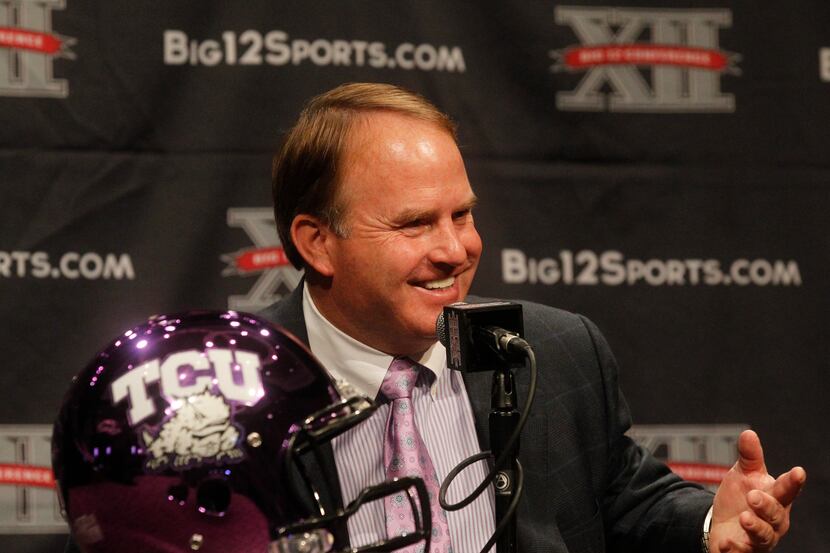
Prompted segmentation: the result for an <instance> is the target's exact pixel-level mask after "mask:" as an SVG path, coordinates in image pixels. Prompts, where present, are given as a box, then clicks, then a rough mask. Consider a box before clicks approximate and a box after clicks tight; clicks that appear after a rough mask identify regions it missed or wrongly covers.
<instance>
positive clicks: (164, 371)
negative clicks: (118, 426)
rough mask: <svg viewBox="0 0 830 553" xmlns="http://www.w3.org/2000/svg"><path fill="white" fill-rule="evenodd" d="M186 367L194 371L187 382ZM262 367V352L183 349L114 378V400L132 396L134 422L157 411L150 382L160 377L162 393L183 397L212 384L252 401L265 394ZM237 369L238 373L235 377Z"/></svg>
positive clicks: (231, 396)
mask: <svg viewBox="0 0 830 553" xmlns="http://www.w3.org/2000/svg"><path fill="white" fill-rule="evenodd" d="M186 367H190V368H191V370H192V371H193V377H192V379H191V380H192V381H191V382H190V383H187V384H185V383H184V382H183V380H184V376H183V375H184V373H183V369H185V368H186ZM211 367H212V370H211ZM260 370H261V364H260V360H259V356H257V355H256V354H255V353H252V352H247V351H233V350H229V349H223V348H213V349H209V350H207V355H205V353H203V352H201V351H198V350H186V351H180V352H177V353H174V354H172V355H170V356H168V357H167V358H166V359H165V360H164V361H163V362H160V360H159V359H153V360H152V361H148V362H146V363H144V364H142V365H139V366H137V367H135V368H133V369H132V370H130V371H129V372H127V373H126V374H124V375H122V376H121V377H119V378H118V379H117V380H115V381H113V383H112V385H111V387H110V390H111V394H112V402H113V403H118V402H119V401H123V400H124V399H129V402H130V410H129V412H128V417H129V420H130V424H133V425H135V424H138V423H140V422H141V421H143V420H144V419H146V418H147V417H149V416H151V415H154V414H155V413H156V406H155V403H154V402H153V400H151V399H150V397H149V396H148V395H147V386H148V385H149V384H152V383H153V382H157V381H158V382H159V384H160V386H161V393H162V394H163V395H165V396H168V397H171V398H175V399H184V398H186V397H189V396H191V395H195V394H198V393H201V392H203V391H204V390H207V389H210V388H212V387H213V388H215V389H216V390H217V391H218V392H219V393H221V394H222V395H223V396H225V398H227V399H228V400H231V401H238V402H243V403H245V404H247V405H253V404H255V403H256V402H258V401H259V400H260V399H261V398H262V396H263V390H262V377H261V376H260ZM234 373H238V376H237V377H236V378H235V377H234Z"/></svg>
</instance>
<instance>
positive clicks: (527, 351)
mask: <svg viewBox="0 0 830 553" xmlns="http://www.w3.org/2000/svg"><path fill="white" fill-rule="evenodd" d="M513 341H514V342H518V345H519V347H521V349H522V351H523V353H524V355H525V357H526V358H527V361H528V362H529V364H530V386H529V387H528V391H527V402H526V403H525V406H524V408H523V409H522V413H521V415H520V416H519V422H518V423H516V428H515V429H514V430H513V433H512V434H511V435H510V439H509V440H507V445H506V446H505V447H504V451H502V453H501V455H499V457H498V459H496V461H495V463H494V465H493V468H492V470H491V471H490V472H489V473H488V474H487V475H486V476H485V477H484V480H482V481H481V484H479V485H478V487H477V488H476V489H475V490H473V491H472V492H471V493H470V494H469V495H468V496H467V497H465V498H464V499H462V500H461V501H458V502H457V503H452V504H451V503H447V491H448V490H449V487H450V485H451V484H452V482H453V480H455V478H456V477H457V476H458V475H459V474H460V473H461V472H462V471H463V470H464V469H465V468H467V467H468V466H470V465H471V464H473V463H475V462H477V461H481V460H483V459H486V458H488V457H492V455H493V452H492V451H482V452H481V453H477V454H475V455H471V456H470V457H467V458H466V459H464V460H463V461H461V462H460V463H458V464H457V465H456V466H455V468H453V469H452V470H451V471H450V472H449V474H447V477H446V478H444V481H443V482H442V483H441V489H440V491H439V493H438V503H439V505H441V508H442V509H444V510H445V511H457V510H459V509H463V508H464V507H466V506H467V505H469V504H470V503H472V502H473V501H475V499H476V498H477V497H478V496H480V495H481V494H482V493H483V492H484V490H486V489H487V486H489V485H490V483H491V482H492V481H493V480H495V478H496V476H497V475H498V473H499V467H500V466H501V465H502V464H503V463H504V462H505V461H506V460H507V457H508V455H510V454H511V452H512V451H513V447H514V446H515V445H516V442H517V441H518V440H519V437H520V436H521V433H522V429H523V428H524V426H525V424H526V423H527V419H528V416H529V415H530V408H531V406H532V405H533V398H534V397H535V396H536V355H535V354H534V353H533V348H531V347H530V344H528V343H527V342H525V341H524V340H522V339H521V338H515V339H514V340H513ZM523 489H524V471H523V469H522V465H521V463H519V460H518V459H516V489H515V491H514V492H513V499H512V500H511V501H510V505H509V506H508V508H507V511H506V512H505V516H504V517H503V518H502V520H501V521H500V522H499V524H498V526H497V527H496V529H495V531H494V532H493V535H492V536H491V537H490V540H489V541H488V542H487V543H486V544H485V545H484V547H483V548H482V550H481V553H488V551H489V550H490V548H492V547H493V546H494V545H495V543H496V541H498V539H499V537H501V535H502V534H503V533H504V531H505V530H506V529H507V524H508V522H509V521H510V519H511V518H513V517H514V516H515V514H516V509H517V508H518V506H519V500H520V499H521V496H522V491H523Z"/></svg>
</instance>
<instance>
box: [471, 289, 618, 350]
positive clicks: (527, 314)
mask: <svg viewBox="0 0 830 553" xmlns="http://www.w3.org/2000/svg"><path fill="white" fill-rule="evenodd" d="M467 301H469V302H471V303H475V302H481V301H498V299H497V298H481V297H476V296H469V297H468V299H467ZM504 301H512V302H515V303H518V304H519V305H521V306H522V315H523V318H524V330H525V338H526V339H527V340H528V342H530V343H531V344H543V343H545V342H548V341H551V340H555V341H557V342H559V343H560V344H561V345H565V344H566V345H567V346H568V349H577V350H586V351H591V352H593V351H595V349H596V348H597V346H600V347H601V348H602V347H607V346H606V344H605V338H604V337H603V336H602V333H601V332H600V330H599V329H598V328H597V326H596V325H595V324H594V323H593V322H592V321H591V320H590V319H588V318H587V317H585V316H584V315H580V314H578V313H572V312H570V311H566V310H564V309H559V308H557V307H551V306H550V305H545V304H543V303H537V302H533V301H527V300H517V299H508V300H504Z"/></svg>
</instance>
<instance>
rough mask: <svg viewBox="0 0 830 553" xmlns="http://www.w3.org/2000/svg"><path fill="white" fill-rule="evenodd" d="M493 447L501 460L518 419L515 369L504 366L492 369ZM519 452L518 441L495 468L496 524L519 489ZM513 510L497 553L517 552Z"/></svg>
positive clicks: (491, 430) (491, 442) (491, 413)
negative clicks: (517, 481)
mask: <svg viewBox="0 0 830 553" xmlns="http://www.w3.org/2000/svg"><path fill="white" fill-rule="evenodd" d="M490 408H491V410H490V418H489V424H490V449H491V450H492V451H493V457H494V458H496V459H498V458H499V456H500V455H501V454H502V453H503V452H504V451H505V448H506V446H507V442H508V441H509V439H510V436H511V435H512V434H513V432H514V431H515V429H516V426H517V424H518V422H519V416H520V414H519V409H518V397H517V393H516V384H515V380H514V378H513V371H511V370H510V368H509V367H504V368H501V369H499V370H496V371H494V372H493V387H492V392H491V401H490ZM518 455H519V440H516V443H515V445H514V447H513V448H512V450H511V451H510V452H509V453H508V454H507V457H506V459H505V461H504V463H503V464H501V465H500V466H498V467H496V470H498V474H497V475H496V479H495V480H494V481H493V487H494V488H495V496H496V526H498V524H499V522H501V521H502V520H503V519H504V517H505V515H506V513H507V510H508V507H509V505H510V502H511V501H512V500H513V495H514V493H515V490H516V462H517V461H516V459H517V457H518ZM517 514H518V513H517V512H514V513H513V516H512V517H511V519H510V521H509V522H508V523H507V528H506V529H505V531H504V533H502V535H501V536H499V538H498V541H497V542H496V553H517V552H518V549H517V543H516V518H517Z"/></svg>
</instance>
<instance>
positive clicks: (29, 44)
mask: <svg viewBox="0 0 830 553" xmlns="http://www.w3.org/2000/svg"><path fill="white" fill-rule="evenodd" d="M68 46H69V44H68V43H67V42H66V41H64V40H61V38H60V37H59V36H57V35H50V34H48V33H41V32H38V31H27V30H25V29H15V28H14V27H0V47H5V48H15V49H17V50H30V51H32V52H38V53H41V54H52V55H54V54H57V53H60V52H61V51H63V50H65V49H66V48H67V47H68Z"/></svg>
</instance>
